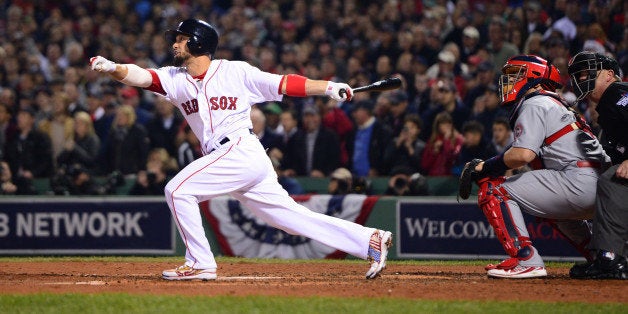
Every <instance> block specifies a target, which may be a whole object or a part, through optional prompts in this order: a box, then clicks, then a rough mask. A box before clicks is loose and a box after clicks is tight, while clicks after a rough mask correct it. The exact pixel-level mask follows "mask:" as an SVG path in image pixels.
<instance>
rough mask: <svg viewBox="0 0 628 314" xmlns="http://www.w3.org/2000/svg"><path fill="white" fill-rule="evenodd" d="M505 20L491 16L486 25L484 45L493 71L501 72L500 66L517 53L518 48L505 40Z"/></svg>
mask: <svg viewBox="0 0 628 314" xmlns="http://www.w3.org/2000/svg"><path fill="white" fill-rule="evenodd" d="M506 27H507V25H506V21H505V20H504V19H503V18H502V17H500V16H493V17H492V18H491V20H490V22H489V25H488V39H489V42H488V44H487V45H486V48H487V49H488V51H489V53H490V55H491V58H492V61H493V68H494V69H495V73H501V67H502V65H504V64H505V63H506V61H508V59H509V58H510V57H512V56H514V55H518V54H519V48H517V46H515V45H513V44H512V43H509V42H507V41H506V31H505V30H506Z"/></svg>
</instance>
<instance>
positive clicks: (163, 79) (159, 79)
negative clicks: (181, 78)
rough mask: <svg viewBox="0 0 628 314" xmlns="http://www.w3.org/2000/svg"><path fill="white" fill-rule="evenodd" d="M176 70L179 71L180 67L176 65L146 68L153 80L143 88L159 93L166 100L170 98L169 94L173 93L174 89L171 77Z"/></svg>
mask: <svg viewBox="0 0 628 314" xmlns="http://www.w3.org/2000/svg"><path fill="white" fill-rule="evenodd" d="M178 71H180V69H179V68H177V67H162V68H158V69H148V72H149V73H150V75H151V76H152V77H153V82H152V83H151V85H150V86H148V87H146V88H144V89H146V90H149V91H151V92H154V93H157V94H160V95H162V96H164V97H165V98H166V99H168V100H172V98H171V96H173V95H174V94H173V93H174V90H175V87H174V86H173V85H174V79H173V78H174V76H175V74H176V73H177V72H178Z"/></svg>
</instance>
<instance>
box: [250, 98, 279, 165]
mask: <svg viewBox="0 0 628 314" xmlns="http://www.w3.org/2000/svg"><path fill="white" fill-rule="evenodd" d="M266 121H267V120H266V115H264V113H263V112H262V110H261V109H259V108H258V107H253V108H251V123H252V124H253V133H255V135H257V138H258V139H259V141H260V143H262V146H264V149H266V152H267V153H268V154H269V155H273V156H274V157H275V158H276V159H278V160H281V159H282V158H283V150H284V146H283V142H282V140H281V135H279V134H277V133H275V132H273V131H272V130H271V129H270V128H269V127H268V125H267V124H266Z"/></svg>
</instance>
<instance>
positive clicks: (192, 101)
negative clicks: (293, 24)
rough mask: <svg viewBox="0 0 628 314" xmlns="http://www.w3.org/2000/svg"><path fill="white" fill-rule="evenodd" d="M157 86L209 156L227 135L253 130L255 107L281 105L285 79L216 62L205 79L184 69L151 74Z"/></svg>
mask: <svg viewBox="0 0 628 314" xmlns="http://www.w3.org/2000/svg"><path fill="white" fill-rule="evenodd" d="M151 74H152V75H153V85H152V86H150V87H148V88H147V89H149V90H152V91H154V92H157V93H159V94H162V95H163V96H164V97H165V98H166V99H168V100H169V101H170V102H171V103H172V104H173V105H175V106H176V107H177V108H179V110H181V113H182V114H183V116H184V117H185V119H186V120H187V122H188V124H189V125H190V127H191V129H192V131H193V132H194V134H195V135H196V137H197V138H198V139H199V141H200V142H201V147H202V149H203V153H204V154H207V153H209V152H210V151H211V150H212V149H215V148H216V147H213V144H214V143H216V142H217V141H220V140H221V139H222V138H224V137H225V136H226V135H227V134H229V133H232V132H234V131H236V130H240V129H251V128H252V127H253V125H252V124H251V118H250V113H251V105H253V104H256V103H261V102H265V101H281V100H282V98H283V94H281V93H279V83H280V82H281V78H282V76H281V75H277V74H272V73H267V72H262V71H260V70H259V69H258V68H256V67H253V66H251V65H249V64H248V63H246V62H242V61H227V60H213V61H212V62H211V64H210V67H209V69H208V70H207V72H206V73H205V75H204V77H203V78H202V79H198V78H194V77H192V76H191V75H190V74H188V73H187V71H186V69H185V68H184V67H163V68H160V69H156V70H151Z"/></svg>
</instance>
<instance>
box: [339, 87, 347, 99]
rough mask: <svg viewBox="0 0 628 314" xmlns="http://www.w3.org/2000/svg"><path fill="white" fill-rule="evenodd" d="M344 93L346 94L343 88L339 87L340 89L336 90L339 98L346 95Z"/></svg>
mask: <svg viewBox="0 0 628 314" xmlns="http://www.w3.org/2000/svg"><path fill="white" fill-rule="evenodd" d="M346 94H347V91H346V90H345V89H344V88H341V89H340V90H339V91H338V96H340V97H341V98H342V97H345V96H344V95H346Z"/></svg>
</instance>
